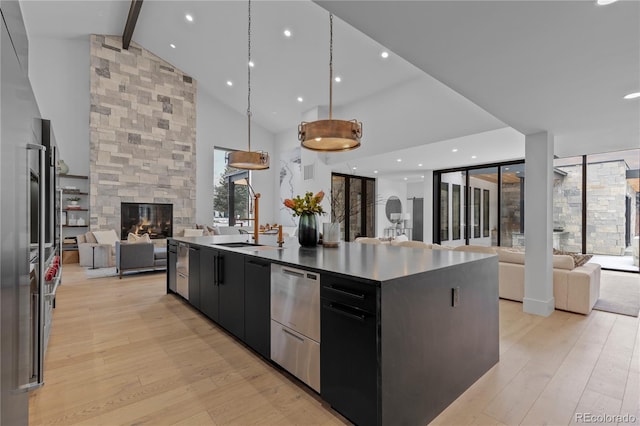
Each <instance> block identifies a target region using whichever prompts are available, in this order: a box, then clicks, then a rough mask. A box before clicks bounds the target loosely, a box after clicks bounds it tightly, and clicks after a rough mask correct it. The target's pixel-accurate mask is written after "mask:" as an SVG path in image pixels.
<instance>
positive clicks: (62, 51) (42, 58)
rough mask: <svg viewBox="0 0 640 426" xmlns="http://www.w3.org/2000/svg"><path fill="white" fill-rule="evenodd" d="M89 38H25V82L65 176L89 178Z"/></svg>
mask: <svg viewBox="0 0 640 426" xmlns="http://www.w3.org/2000/svg"><path fill="white" fill-rule="evenodd" d="M89 61H90V59H89V36H88V35H87V36H86V37H82V38H74V39H48V38H42V37H30V38H29V80H30V81H31V86H32V87H33V91H34V93H35V96H36V101H37V102H38V106H39V107H40V113H41V114H42V117H43V118H46V119H49V120H51V122H52V123H51V124H52V126H53V131H54V134H55V137H56V142H57V144H58V148H59V150H60V158H62V159H63V160H64V161H65V163H67V165H68V166H69V173H70V174H76V175H88V174H89V142H90V141H89V106H90V102H89V101H90V98H89V66H90V63H89Z"/></svg>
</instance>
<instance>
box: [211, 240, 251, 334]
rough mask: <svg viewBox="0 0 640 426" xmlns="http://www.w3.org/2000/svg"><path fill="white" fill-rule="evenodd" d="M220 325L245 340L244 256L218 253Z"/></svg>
mask: <svg viewBox="0 0 640 426" xmlns="http://www.w3.org/2000/svg"><path fill="white" fill-rule="evenodd" d="M216 277H217V282H218V295H219V300H218V307H219V315H218V323H219V324H220V325H221V326H222V327H224V328H225V329H227V331H229V332H230V333H231V334H233V335H235V336H236V337H238V338H240V339H241V340H244V256H243V255H241V254H237V253H231V252H228V251H222V250H220V251H218V259H217V262H216Z"/></svg>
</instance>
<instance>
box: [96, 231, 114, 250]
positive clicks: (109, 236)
mask: <svg viewBox="0 0 640 426" xmlns="http://www.w3.org/2000/svg"><path fill="white" fill-rule="evenodd" d="M93 236H94V237H96V241H97V242H98V244H109V245H110V246H114V247H115V245H116V241H119V238H118V235H117V234H116V231H114V230H113V229H110V230H108V231H93Z"/></svg>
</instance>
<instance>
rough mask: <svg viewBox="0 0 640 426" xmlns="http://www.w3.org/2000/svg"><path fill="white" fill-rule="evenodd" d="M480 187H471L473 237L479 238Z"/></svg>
mask: <svg viewBox="0 0 640 426" xmlns="http://www.w3.org/2000/svg"><path fill="white" fill-rule="evenodd" d="M481 193H482V190H480V188H473V238H480V194H481Z"/></svg>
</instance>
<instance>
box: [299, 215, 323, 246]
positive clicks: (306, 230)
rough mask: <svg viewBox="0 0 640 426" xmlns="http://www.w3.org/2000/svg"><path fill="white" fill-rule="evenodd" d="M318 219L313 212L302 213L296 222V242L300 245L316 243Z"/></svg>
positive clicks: (313, 244)
mask: <svg viewBox="0 0 640 426" xmlns="http://www.w3.org/2000/svg"><path fill="white" fill-rule="evenodd" d="M318 232H319V231H318V220H317V218H316V215H315V214H313V213H302V214H301V215H300V222H298V242H299V243H300V245H301V246H302V247H314V246H316V245H317V244H318V238H319V234H318Z"/></svg>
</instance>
